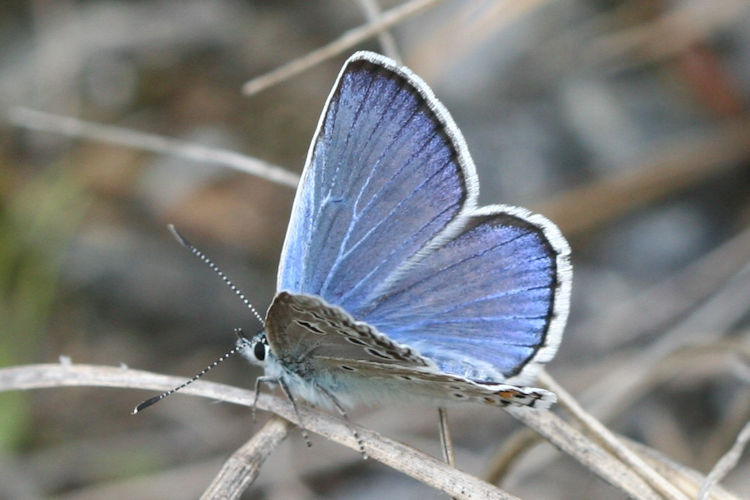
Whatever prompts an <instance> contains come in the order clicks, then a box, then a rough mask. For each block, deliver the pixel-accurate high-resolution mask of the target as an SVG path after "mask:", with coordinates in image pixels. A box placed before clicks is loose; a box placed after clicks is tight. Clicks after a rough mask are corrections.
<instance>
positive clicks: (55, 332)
mask: <svg viewBox="0 0 750 500" xmlns="http://www.w3.org/2000/svg"><path fill="white" fill-rule="evenodd" d="M409 3H410V2H397V1H392V0H379V1H378V3H375V2H374V1H364V0H363V1H347V0H319V1H316V2H308V1H305V0H295V1H286V2H262V1H257V2H250V1H246V2H241V1H233V0H212V1H198V0H189V1H153V2H125V1H111V0H99V1H94V0H90V1H73V0H63V1H54V2H53V1H49V0H35V1H27V2H21V1H13V2H3V3H2V4H0V47H2V50H1V51H0V113H2V116H3V121H2V124H0V366H14V365H21V364H27V363H42V362H51V363H55V362H58V360H59V358H60V356H68V357H70V358H71V359H72V361H73V362H74V363H88V364H99V365H110V366H117V365H120V364H126V365H127V366H129V367H133V368H138V369H144V370H151V371H155V372H159V373H165V374H175V375H183V376H190V375H192V374H194V373H196V372H197V371H198V370H200V369H201V368H203V367H204V366H206V365H207V364H208V363H209V362H210V361H212V360H213V359H215V358H216V357H217V356H218V355H220V354H221V353H223V352H225V351H227V350H228V349H229V348H230V347H231V346H232V345H233V342H234V336H233V334H232V329H233V328H234V327H243V328H245V329H246V330H247V331H249V332H254V331H256V330H258V329H259V325H258V324H257V323H256V321H255V320H254V319H253V317H252V316H251V315H250V314H249V312H248V311H247V310H246V309H245V307H244V306H243V305H242V304H241V303H240V302H239V301H238V300H237V298H236V297H235V296H234V295H233V294H232V292H231V291H230V290H228V289H227V288H226V287H225V286H224V285H223V284H222V283H221V282H220V281H219V280H218V279H217V277H216V276H215V275H214V274H213V273H212V272H211V271H210V270H209V269H208V268H206V266H204V265H203V264H201V263H200V262H199V261H198V260H197V259H195V258H194V257H193V256H191V255H190V254H189V253H188V252H187V251H186V250H185V249H183V248H182V247H181V246H180V245H179V244H177V243H176V242H175V241H174V239H173V238H172V237H171V235H170V234H169V232H168V231H167V229H166V224H168V223H173V224H175V225H176V226H177V228H178V229H180V231H182V232H183V233H184V234H185V235H186V236H187V237H188V238H189V239H191V240H192V241H193V243H195V244H196V245H197V246H198V247H199V248H200V249H202V250H203V251H205V252H206V253H207V254H208V255H209V256H211V257H212V258H213V259H214V260H215V261H216V263H217V264H218V265H219V266H220V267H221V268H222V269H223V270H224V271H225V272H226V274H228V275H229V277H230V278H231V279H232V280H234V281H235V282H236V283H237V285H238V286H239V287H240V288H241V289H243V290H244V291H245V293H246V294H247V295H248V297H249V299H250V300H251V301H252V302H253V304H255V306H256V307H257V308H258V309H259V310H261V311H264V310H265V308H266V307H267V306H268V304H269V303H270V300H271V298H272V296H273V294H274V291H275V273H276V269H277V264H278V256H279V253H280V250H281V245H282V241H283V237H284V232H285V228H286V223H287V220H288V217H289V212H290V209H291V203H292V198H293V195H294V191H293V189H291V188H290V187H288V186H282V185H279V184H274V183H271V182H269V181H267V180H265V179H262V178H258V177H253V176H250V175H247V174H243V173H238V172H236V171H233V170H230V169H227V168H224V167H220V166H217V165H214V164H210V163H206V162H195V161H190V160H187V159H185V158H182V157H177V156H174V155H170V156H165V155H157V154H153V153H150V152H145V151H143V150H142V149H139V148H128V147H122V146H116V145H112V144H104V143H102V142H97V141H93V140H89V139H86V138H80V137H77V138H76V137H74V138H71V137H68V136H65V135H62V134H59V133H43V132H39V131H32V130H29V129H28V128H27V127H24V126H21V122H22V121H23V120H22V119H21V118H19V116H21V115H19V107H25V108H30V109H34V110H39V111H45V112H49V113H55V114H60V115H66V116H73V117H78V118H80V119H83V120H88V121H91V122H95V123H99V124H105V125H116V126H119V127H124V128H127V129H131V130H136V131H140V132H149V133H154V134H158V135H163V136H168V137H171V138H175V139H179V140H181V141H186V142H188V143H191V144H199V145H205V146H210V147H217V148H224V149H229V150H233V151H237V152H239V153H242V154H246V155H248V156H252V157H255V158H258V159H260V160H263V161H265V162H268V163H270V164H274V165H278V166H281V167H284V168H286V169H288V170H290V171H292V172H297V173H298V172H299V171H300V170H301V167H302V165H303V163H304V159H305V155H306V152H307V148H308V145H309V141H310V138H311V136H312V134H313V131H314V128H315V125H316V123H317V120H318V117H319V114H320V111H321V109H322V107H323V103H324V101H325V98H326V96H327V94H328V92H329V90H330V87H331V85H332V84H333V82H334V80H335V78H336V75H337V74H338V70H339V68H340V66H341V64H342V62H343V61H344V60H345V59H346V57H347V56H348V55H350V54H351V53H352V52H354V51H355V50H358V49H370V50H375V51H378V52H383V50H384V48H383V47H384V45H383V44H385V46H386V47H388V46H389V44H390V43H394V45H395V47H396V49H397V52H398V54H400V56H401V57H402V58H403V62H404V64H406V65H408V66H409V67H411V68H412V69H413V70H414V71H415V72H416V73H417V74H419V75H420V76H422V77H423V78H424V80H425V81H426V82H427V83H428V84H429V85H430V86H431V87H432V88H433V90H434V91H435V93H436V95H437V96H438V98H439V99H441V100H442V101H443V103H444V104H445V105H446V107H447V108H448V109H449V110H450V111H451V113H452V114H453V117H454V118H455V121H456V122H457V124H458V126H459V127H460V128H461V129H462V131H463V133H464V136H465V138H466V141H467V143H468V145H469V149H470V151H471V153H472V155H473V157H474V159H475V162H476V164H477V170H478V173H479V178H480V182H481V194H480V201H481V203H482V204H489V203H505V204H514V205H522V206H527V207H530V208H532V209H534V210H538V211H541V212H543V213H544V214H545V215H547V216H548V217H549V218H551V219H552V220H554V221H556V222H557V223H558V224H559V225H560V227H561V229H562V230H563V232H564V233H565V234H566V235H567V236H568V238H569V240H570V242H571V245H572V248H573V262H574V266H575V275H574V286H573V304H572V314H571V318H570V322H569V326H568V328H567V330H566V334H565V337H564V339H563V343H562V346H561V349H560V352H559V354H558V356H557V358H556V359H555V360H554V361H553V362H552V363H551V364H550V365H549V366H548V371H549V373H550V374H552V375H553V376H554V377H555V378H556V379H557V380H558V381H559V382H561V383H562V384H563V385H564V386H565V387H566V388H567V389H568V390H569V391H571V392H572V393H573V394H574V395H576V396H577V397H580V401H581V402H582V403H583V404H584V405H585V406H586V408H588V409H590V410H591V411H592V412H594V413H595V414H596V415H597V416H599V417H600V418H602V420H603V421H604V422H605V423H607V425H608V426H609V427H610V428H612V429H613V430H615V431H616V432H618V433H622V434H624V435H626V436H628V437H629V438H631V439H633V440H636V441H638V442H641V443H644V444H646V445H648V446H650V447H652V448H654V449H655V450H657V451H658V452H659V453H661V454H663V455H665V456H667V457H669V458H670V459H671V460H673V461H675V462H678V463H681V464H683V465H684V466H687V467H690V468H693V469H695V470H697V471H699V472H701V473H703V474H705V473H706V472H708V471H709V470H710V469H711V467H712V466H713V464H714V463H715V462H716V461H717V460H718V458H719V457H720V456H721V455H722V454H723V453H724V452H725V451H726V450H727V449H728V448H729V447H730V446H731V444H732V442H733V441H734V439H735V437H736V436H737V433H738V432H739V430H740V429H741V428H742V426H743V425H744V423H745V422H746V421H747V420H748V419H749V418H750V391H748V382H750V364H749V361H748V360H749V359H750V354H748V353H749V352H750V347H749V339H750V336H749V335H748V325H749V323H750V321H749V320H750V314H748V311H749V309H750V307H749V306H750V277H749V276H748V267H747V265H748V261H750V232H749V231H748V226H749V223H750V189H749V188H750V169H749V168H748V167H750V119H749V118H750V117H749V116H748V111H749V109H748V98H749V97H750V3H748V2H744V1H732V0H719V1H710V0H693V1H679V0H673V1H666V0H661V1H659V0H657V1H654V0H649V1H645V0H633V1H625V2H606V1H601V0H559V1H543V0H534V1H528V0H524V1H521V0H513V1H499V0H498V1H492V0H487V1H482V0H468V1H463V0H461V1H458V0H443V1H433V2H429V3H428V4H427V6H426V7H425V8H424V9H422V10H420V11H419V12H417V13H415V14H414V15H411V16H408V17H404V18H403V19H401V20H400V21H399V22H398V23H397V24H396V25H395V26H394V27H393V28H392V29H391V30H390V32H389V33H390V35H391V36H392V39H390V41H389V40H388V39H386V40H385V41H383V40H378V39H377V38H371V39H368V40H366V41H364V42H361V43H358V44H357V45H356V46H353V47H351V48H347V49H346V50H344V51H343V52H342V53H340V54H339V55H336V56H335V57H333V58H331V59H329V60H327V61H325V62H323V63H321V64H319V65H316V66H314V67H313V68H311V69H309V70H306V71H304V72H302V73H299V74H296V75H294V76H292V77H291V78H289V79H287V80H285V81H283V82H281V83H279V84H276V85H274V86H272V87H270V88H267V89H265V90H262V91H260V92H258V93H257V94H255V95H251V96H245V95H243V93H242V90H241V89H242V86H243V84H244V83H245V82H246V81H248V80H250V79H252V78H254V77H257V76H261V75H263V74H264V73H266V72H268V71H271V70H273V69H275V68H277V67H279V66H281V65H282V64H284V63H287V62H289V61H292V60H294V59H297V58H301V57H304V56H305V55H306V54H308V53H309V52H311V51H312V50H314V49H317V48H319V47H321V46H323V45H325V44H327V43H329V42H331V41H333V40H336V39H337V38H339V37H340V36H341V35H342V34H343V33H345V32H346V31H347V30H349V29H352V28H355V27H357V26H360V25H363V24H367V23H368V22H369V21H368V20H372V19H373V17H377V12H375V13H373V7H375V8H376V9H377V7H379V8H380V9H382V10H383V12H385V11H388V10H389V9H393V8H398V7H399V6H403V5H405V4H409ZM412 3H413V2H412ZM257 374H258V372H257V371H256V370H255V369H253V368H250V367H249V366H248V365H247V364H246V363H245V362H244V361H243V360H240V359H231V360H229V361H228V362H226V363H224V364H223V365H222V366H221V367H220V368H219V369H217V370H215V371H214V372H212V374H211V375H210V376H209V378H210V379H212V380H215V381H221V382H226V383H231V384H234V385H237V386H241V387H247V388H250V387H252V384H253V381H254V378H255V376H256V375H257ZM151 395H153V394H152V393H150V392H146V391H136V390H121V389H118V390H113V389H106V388H58V389H47V390H40V391H26V392H8V393H0V464H1V465H0V498H47V497H55V498H61V499H93V498H167V497H170V498H195V497H197V496H199V495H200V493H201V492H202V491H203V489H205V488H206V486H207V485H208V484H209V483H210V480H211V478H212V477H213V476H214V475H215V474H216V472H217V471H218V469H219V467H220V465H221V463H222V462H223V460H224V459H225V458H226V457H227V456H228V455H229V454H230V453H232V452H233V451H234V450H235V449H236V448H237V447H239V446H240V445H241V444H242V443H244V442H245V440H247V439H248V437H249V436H250V435H251V434H252V432H253V431H254V430H255V429H257V428H258V426H259V425H260V424H253V423H252V421H251V419H250V413H249V411H248V410H247V409H246V408H239V407H233V406H230V405H228V404H211V403H210V402H209V401H207V400H204V399H199V398H191V397H188V396H179V395H178V396H174V397H171V398H169V399H168V400H166V401H164V402H162V403H160V404H159V405H157V406H155V407H153V408H151V409H150V410H149V411H148V412H145V413H143V414H141V415H138V416H136V417H133V416H131V415H130V410H131V409H132V407H133V405H134V404H136V403H138V402H139V401H141V400H142V399H144V398H146V397H149V396H151ZM260 417H261V419H260V420H261V421H262V420H263V419H264V418H265V415H262V414H261V415H260ZM449 418H450V421H451V424H452V425H451V428H452V431H453V434H454V439H455V441H456V447H457V461H458V466H459V468H461V469H462V470H465V471H467V472H470V473H472V474H476V475H479V476H484V475H486V474H488V473H490V470H491V469H492V463H493V460H495V459H496V458H497V457H496V454H497V453H498V450H499V449H502V446H503V445H504V443H507V442H508V441H507V440H508V439H509V438H510V437H511V436H516V435H517V434H516V433H517V432H518V431H519V429H520V427H519V426H518V425H517V424H516V423H515V422H514V421H513V420H512V419H511V418H509V417H508V416H507V415H505V414H504V413H502V412H498V411H496V410H493V409H487V408H479V407H467V408H461V409H456V410H451V411H450V413H449ZM352 419H353V420H354V421H356V422H358V423H361V424H362V425H365V426H368V427H371V428H374V429H376V430H378V431H380V432H382V433H384V434H385V435H386V436H389V437H392V438H395V439H398V440H402V441H405V442H407V443H409V444H411V445H413V446H416V447H418V448H420V449H422V450H425V451H427V452H428V453H432V454H435V455H438V456H439V446H438V438H437V417H436V412H435V411H434V410H432V409H430V408H400V407H396V408H382V407H381V408H376V409H369V410H368V409H361V410H357V411H355V412H353V414H352ZM493 457H494V458H493ZM749 462H750V460H748V457H745V458H744V460H743V461H741V462H740V464H739V465H738V467H737V469H735V471H734V472H732V473H731V474H730V475H729V476H728V478H727V479H726V481H725V482H724V483H723V484H724V485H725V486H726V487H728V488H729V489H731V490H733V491H735V492H737V493H739V494H740V495H741V494H742V492H743V491H744V492H745V494H746V492H748V491H750V472H749V467H748V463H749ZM501 485H502V486H503V487H504V488H507V489H508V490H509V491H510V492H511V493H513V494H515V495H518V496H520V497H523V498H560V499H567V498H570V499H574V498H576V499H577V498H622V494H621V493H619V492H617V491H615V490H614V489H612V488H611V487H609V486H607V485H606V484H604V483H603V482H602V481H601V480H600V479H598V478H597V477H596V476H595V475H594V474H592V473H591V472H589V471H587V470H585V469H584V468H582V467H581V466H580V465H578V464H577V463H576V462H574V461H572V460H570V459H569V458H567V457H565V456H563V455H561V454H559V453H557V452H555V451H552V448H551V447H550V446H549V445H548V444H541V445H540V446H538V447H536V448H534V449H533V450H531V451H530V452H529V453H527V454H524V456H523V457H522V459H521V460H520V461H519V462H518V463H516V464H514V467H513V468H512V469H511V470H510V472H509V473H508V474H506V475H505V476H504V478H503V480H502V482H501ZM388 494H392V495H396V498H435V497H438V496H439V494H438V493H436V492H435V491H433V490H431V489H429V488H428V487H426V486H424V485H422V484H420V483H418V482H416V481H415V480H412V479H410V478H408V477H405V476H402V475H401V474H399V473H396V472H393V471H391V470H390V469H388V468H387V467H385V466H383V465H381V464H379V463H376V462H374V461H372V460H368V461H363V460H362V459H361V457H360V455H359V454H358V453H356V452H354V451H352V450H349V449H344V448H342V447H339V446H336V445H333V444H330V443H327V442H325V441H324V440H323V439H321V438H316V437H315V436H313V447H312V448H310V449H308V448H307V447H306V446H305V445H304V443H303V442H302V440H301V438H300V436H299V433H297V432H293V433H292V434H291V435H290V438H289V439H287V441H285V442H284V443H283V444H282V445H281V447H280V448H279V449H278V450H276V452H274V454H273V456H272V457H271V459H270V461H269V462H268V463H267V464H266V466H264V468H263V470H262V472H261V475H260V477H259V479H258V481H257V482H256V484H255V485H254V486H253V487H252V488H251V490H250V491H249V492H247V493H246V498H253V499H255V498H259V499H260V498H262V499H265V498H269V499H270V498H383V497H385V496H386V495H388Z"/></svg>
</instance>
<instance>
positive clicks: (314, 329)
mask: <svg viewBox="0 0 750 500" xmlns="http://www.w3.org/2000/svg"><path fill="white" fill-rule="evenodd" d="M295 323H297V324H298V325H300V326H301V327H303V328H306V329H308V330H310V331H311V332H313V333H317V334H318V335H325V332H324V331H323V330H321V329H320V328H318V327H317V326H315V325H314V324H312V323H310V322H309V321H302V320H301V319H298V320H295Z"/></svg>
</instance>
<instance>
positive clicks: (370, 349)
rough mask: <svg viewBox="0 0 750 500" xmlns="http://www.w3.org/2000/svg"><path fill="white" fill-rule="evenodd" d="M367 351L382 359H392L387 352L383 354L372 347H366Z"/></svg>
mask: <svg viewBox="0 0 750 500" xmlns="http://www.w3.org/2000/svg"><path fill="white" fill-rule="evenodd" d="M365 351H366V352H367V354H369V355H371V356H375V357H376V358H380V359H392V358H390V357H388V356H386V355H385V354H383V353H382V352H380V351H376V350H375V349H373V348H372V347H366V348H365Z"/></svg>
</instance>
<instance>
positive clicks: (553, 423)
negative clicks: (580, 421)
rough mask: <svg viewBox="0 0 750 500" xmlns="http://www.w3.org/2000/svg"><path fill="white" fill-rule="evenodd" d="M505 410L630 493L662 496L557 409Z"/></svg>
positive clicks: (635, 496)
mask: <svg viewBox="0 0 750 500" xmlns="http://www.w3.org/2000/svg"><path fill="white" fill-rule="evenodd" d="M506 411H507V412H508V413H510V414H511V415H512V416H513V417H514V418H516V419H517V420H520V421H521V422H523V423H524V424H526V425H527V426H529V427H531V428H532V429H534V430H535V431H536V432H537V433H539V434H541V435H542V436H543V437H544V438H545V439H547V440H548V441H549V442H550V443H552V444H553V445H554V446H556V447H557V448H558V449H560V450H561V451H562V452H564V453H567V454H568V455H570V456H571V457H572V458H574V459H576V460H578V461H579V462H580V463H581V464H582V465H583V466H584V467H586V468H587V469H589V470H590V471H592V472H594V473H595V474H597V475H598V476H599V477H601V478H602V479H604V480H605V481H607V482H608V483H610V484H611V485H612V486H615V487H617V488H620V489H621V490H622V491H624V492H625V493H626V494H627V495H629V496H630V497H632V498H639V499H654V500H657V499H661V498H662V497H661V496H660V495H658V494H657V493H656V492H655V491H654V490H653V489H652V488H651V487H650V486H649V485H648V484H647V483H646V482H645V481H644V480H643V479H642V478H641V477H640V476H639V475H638V474H636V473H635V472H634V471H633V470H632V469H630V468H628V467H627V466H626V465H624V464H623V463H622V462H620V461H618V460H616V459H615V458H614V457H613V456H612V455H610V454H609V453H608V452H607V451H606V450H604V449H603V448H602V447H601V446H599V445H598V444H596V443H594V442H593V441H591V440H590V439H589V438H587V437H586V436H585V435H583V434H582V433H581V432H580V431H578V430H577V429H575V428H573V427H572V426H571V425H570V424H568V423H567V422H565V421H564V420H563V419H561V418H560V417H558V416H557V415H555V414H554V413H552V412H549V411H545V412H539V411H534V410H531V409H528V408H523V407H512V406H509V407H507V408H506Z"/></svg>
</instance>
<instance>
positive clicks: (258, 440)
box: [201, 415, 292, 500]
mask: <svg viewBox="0 0 750 500" xmlns="http://www.w3.org/2000/svg"><path fill="white" fill-rule="evenodd" d="M291 428H292V424H291V423H290V422H289V421H288V420H284V419H283V418H281V417H279V416H276V415H273V416H272V417H271V418H270V419H268V421H267V422H266V423H265V424H264V425H263V427H262V428H261V429H260V430H259V431H258V432H256V433H255V435H254V436H253V437H252V438H250V440H249V441H248V442H247V443H245V444H244V445H242V446H241V447H239V448H238V449H237V451H235V452H234V453H232V456H231V457H229V459H228V460H227V461H226V462H224V465H223V466H222V468H221V470H220V471H219V473H218V474H217V475H216V477H214V480H213V481H212V482H211V485H210V486H209V487H208V488H206V491H205V492H203V495H202V496H201V499H206V500H208V499H211V498H239V496H240V495H241V494H242V492H243V491H245V490H246V489H247V487H248V486H250V485H251V484H253V481H255V478H257V477H258V475H259V474H260V468H261V466H262V465H263V463H264V462H265V461H266V459H267V458H268V457H269V456H270V455H271V453H272V452H273V450H275V449H276V447H277V446H278V445H279V444H281V442H282V441H283V440H284V439H285V438H286V436H287V435H288V434H289V429H291Z"/></svg>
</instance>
